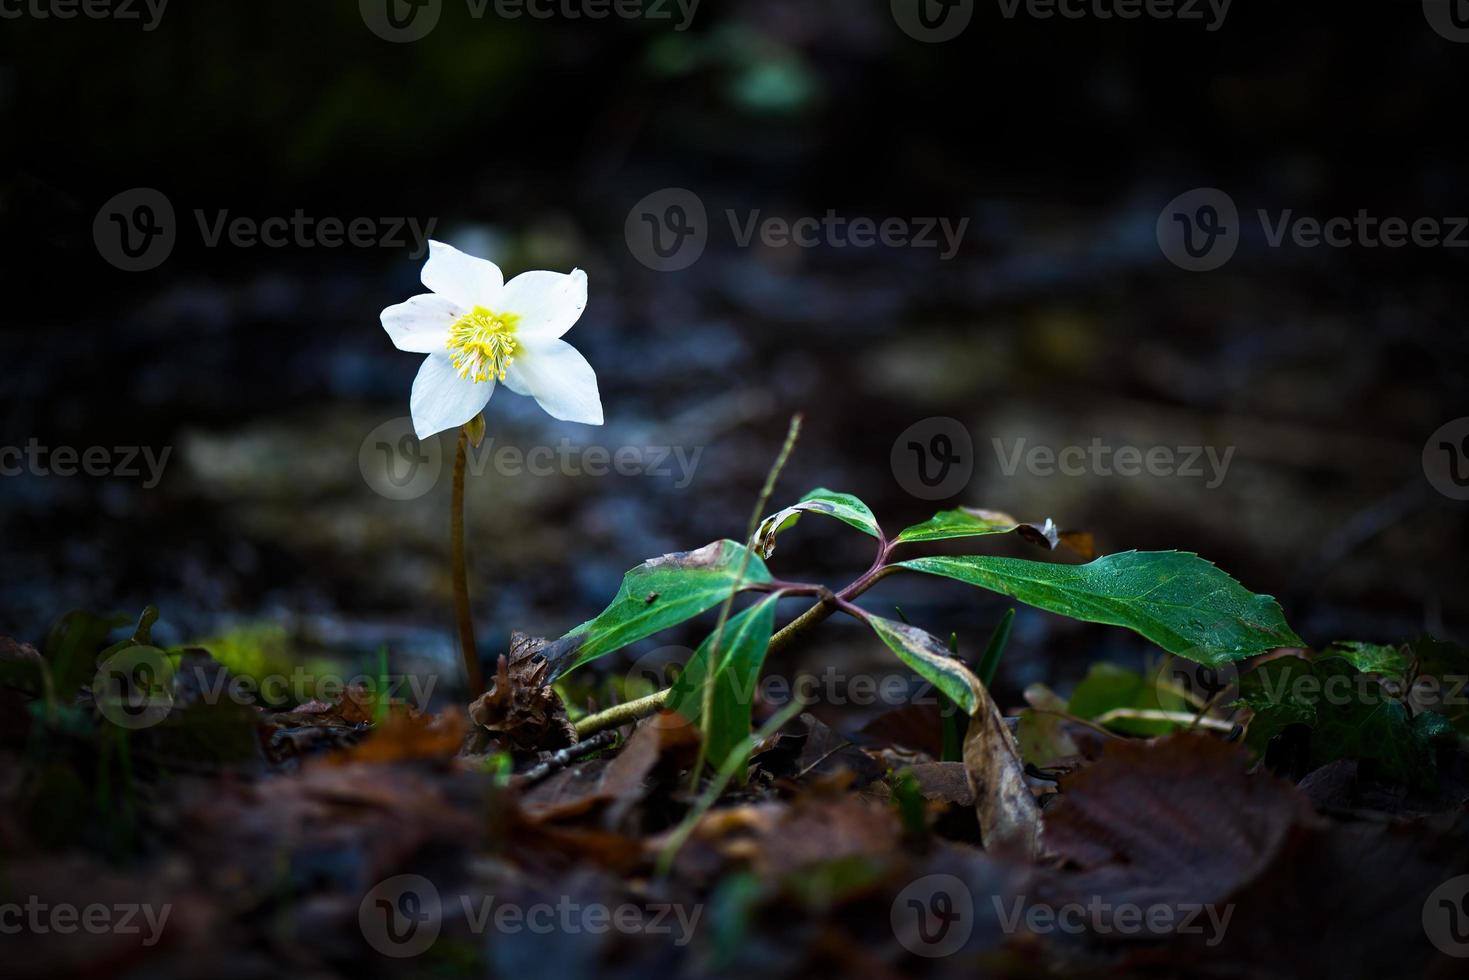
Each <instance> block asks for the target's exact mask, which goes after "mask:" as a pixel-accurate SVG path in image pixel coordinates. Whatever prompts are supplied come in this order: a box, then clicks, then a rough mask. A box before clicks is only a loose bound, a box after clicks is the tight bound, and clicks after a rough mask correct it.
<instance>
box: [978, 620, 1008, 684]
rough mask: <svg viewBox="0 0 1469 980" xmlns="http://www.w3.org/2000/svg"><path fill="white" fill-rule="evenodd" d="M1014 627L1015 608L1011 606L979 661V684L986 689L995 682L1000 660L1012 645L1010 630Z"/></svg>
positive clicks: (991, 636) (992, 634) (991, 635)
mask: <svg viewBox="0 0 1469 980" xmlns="http://www.w3.org/2000/svg"><path fill="white" fill-rule="evenodd" d="M1014 625H1015V607H1013V606H1011V607H1010V608H1009V609H1006V610H1005V615H1003V616H1001V617H1000V622H999V625H998V626H996V627H995V631H994V632H993V633H991V634H990V641H989V643H988V644H986V645H985V648H984V656H983V657H981V658H980V660H979V682H980V683H981V684H983V685H984V686H985V687H990V686H991V685H993V684H994V682H995V671H997V670H999V669H1000V658H1001V657H1003V656H1004V655H1005V647H1006V646H1007V645H1008V644H1009V643H1010V628H1011V627H1012V626H1014Z"/></svg>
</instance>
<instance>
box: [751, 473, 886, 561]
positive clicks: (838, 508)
mask: <svg viewBox="0 0 1469 980" xmlns="http://www.w3.org/2000/svg"><path fill="white" fill-rule="evenodd" d="M803 513H812V514H825V515H827V516H828V517H835V518H836V519H837V520H839V521H843V522H845V523H847V524H850V525H851V526H852V527H855V528H856V529H857V530H859V531H862V532H863V533H865V534H870V535H872V536H873V537H874V538H877V537H881V536H882V531H881V529H879V528H878V526H877V518H876V517H874V516H873V514H872V510H871V509H870V508H869V507H868V506H867V505H866V504H864V503H863V502H862V501H860V500H858V499H857V498H856V497H854V496H852V495H851V494H849V493H836V492H834V491H832V490H825V489H816V490H812V491H811V492H810V493H808V494H806V496H804V497H802V498H801V500H800V503H797V504H792V505H791V506H790V507H787V508H785V509H784V510H780V511H776V512H775V513H774V514H771V515H770V516H769V517H767V518H765V520H763V521H761V522H760V527H759V529H758V530H756V532H755V542H754V543H755V550H756V551H757V552H759V553H760V555H761V556H762V557H765V558H769V557H770V556H771V555H773V554H774V553H775V538H776V535H778V534H780V533H781V532H782V531H785V530H788V529H789V528H791V527H794V526H795V524H796V522H797V521H798V520H800V519H801V515H802V514H803Z"/></svg>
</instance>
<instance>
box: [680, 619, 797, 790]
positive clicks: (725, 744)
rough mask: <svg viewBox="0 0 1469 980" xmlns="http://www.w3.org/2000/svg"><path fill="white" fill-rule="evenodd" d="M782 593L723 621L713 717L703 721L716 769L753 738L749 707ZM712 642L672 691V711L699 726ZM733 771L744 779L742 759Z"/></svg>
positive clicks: (705, 644)
mask: <svg viewBox="0 0 1469 980" xmlns="http://www.w3.org/2000/svg"><path fill="white" fill-rule="evenodd" d="M779 598H780V597H779V596H778V595H771V596H766V597H765V598H764V599H762V600H760V602H759V603H757V604H756V605H754V606H751V607H750V608H749V609H746V610H745V611H744V612H742V613H740V614H739V615H738V616H734V617H732V618H731V619H730V620H729V622H727V623H725V624H724V634H723V635H722V636H721V637H720V640H719V666H718V668H717V669H716V671H715V673H714V696H713V700H712V702H711V706H710V712H711V714H712V715H713V720H712V723H711V724H710V725H707V726H704V727H705V731H706V732H707V734H708V738H709V746H708V752H709V760H710V762H712V763H713V764H714V766H715V767H716V768H718V767H721V766H723V765H724V763H725V761H726V760H728V759H730V758H731V755H732V753H734V752H736V751H737V750H739V749H740V748H742V747H743V746H744V744H745V742H746V741H747V740H748V739H749V737H750V709H751V707H752V706H753V704H754V701H755V688H756V685H758V684H759V682H760V668H761V667H762V666H763V665H764V663H765V651H766V648H767V647H769V646H770V637H771V634H773V633H774V632H775V604H776V602H777V601H779ZM713 645H714V634H712V633H711V634H710V635H709V637H708V638H707V639H706V640H704V642H703V643H701V644H700V645H699V649H697V650H695V651H694V655H693V656H692V657H690V658H689V662H688V664H686V665H685V667H684V670H683V673H682V674H680V675H679V678H678V681H677V682H676V683H675V684H674V685H673V690H672V692H670V693H669V695H668V708H669V710H671V711H677V712H678V713H679V714H681V715H683V716H684V717H685V718H687V719H688V720H689V721H691V722H693V723H694V724H696V725H702V723H703V714H704V712H703V697H704V684H705V679H706V678H707V677H708V676H709V652H710V650H711V649H712V648H713ZM735 773H736V775H737V776H738V777H739V778H740V779H741V780H743V779H744V776H745V766H744V764H743V763H740V764H738V765H737V766H736V770H735Z"/></svg>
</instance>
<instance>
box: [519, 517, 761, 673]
mask: <svg viewBox="0 0 1469 980" xmlns="http://www.w3.org/2000/svg"><path fill="white" fill-rule="evenodd" d="M746 557H747V556H746V552H745V548H744V547H743V546H742V545H739V544H736V543H735V542H733V541H716V542H714V543H713V544H710V545H705V546H704V547H702V548H700V549H698V550H697V551H684V552H678V553H676V554H672V555H664V556H663V557H662V558H654V559H653V560H652V561H648V562H644V563H643V564H641V565H639V566H638V567H637V568H634V569H633V570H632V571H630V572H628V573H627V574H626V575H625V576H623V579H622V587H621V588H620V589H618V590H617V597H616V598H615V599H613V600H612V603H611V604H610V605H609V606H608V607H607V608H606V609H604V610H603V611H602V612H601V613H600V614H599V615H598V616H597V617H596V618H595V619H592V620H589V621H588V622H585V623H582V624H581V625H580V626H578V627H577V628H576V629H574V630H572V631H571V632H570V633H568V634H566V636H564V637H562V638H561V639H560V640H558V641H557V642H556V643H554V644H552V645H551V646H550V647H547V649H546V650H544V651H542V652H543V654H544V656H545V657H546V658H547V659H548V660H550V661H551V662H552V663H553V664H557V665H559V664H562V663H565V664H567V665H568V666H567V667H566V668H565V669H563V670H557V671H553V673H554V675H555V676H560V675H561V674H563V673H565V671H566V670H570V669H572V668H575V667H580V666H581V665H582V664H584V663H587V662H588V661H591V660H595V659H597V658H598V657H601V656H605V655H606V654H609V653H612V652H613V651H614V650H620V649H622V648H623V647H625V646H627V645H628V644H629V643H635V642H637V641H638V640H641V639H643V638H644V637H648V636H652V635H653V634H654V633H657V632H660V631H661V630H665V629H668V628H669V627H671V626H677V625H678V624H679V623H682V622H683V621H684V620H687V619H692V618H693V617H695V616H697V615H699V614H700V613H702V612H705V611H706V610H709V609H712V608H714V606H716V605H718V604H719V603H720V602H723V601H724V600H725V599H726V598H728V597H729V594H730V590H732V589H734V588H735V587H736V585H738V587H739V588H741V589H745V588H749V587H750V586H751V585H757V584H761V583H765V582H769V581H770V570H769V569H767V568H766V567H765V563H764V562H763V561H761V560H760V557H759V556H758V555H754V554H751V555H749V556H748V564H747V565H746V566H745V574H744V578H743V579H742V580H740V581H738V582H737V579H738V578H739V571H740V565H741V564H742V563H744V562H745V561H746Z"/></svg>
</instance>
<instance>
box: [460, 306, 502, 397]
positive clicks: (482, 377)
mask: <svg viewBox="0 0 1469 980" xmlns="http://www.w3.org/2000/svg"><path fill="white" fill-rule="evenodd" d="M519 322H520V317H518V316H516V315H515V314H514V313H492V312H490V311H489V310H487V309H485V308H484V307H483V306H476V307H475V308H474V309H472V310H470V311H469V312H468V313H466V314H465V315H464V316H462V317H460V318H459V319H458V320H456V321H454V325H453V326H452V327H450V328H449V350H450V352H451V354H452V356H451V357H450V361H451V362H452V363H453V365H454V368H455V370H457V371H458V372H459V376H460V377H461V378H469V379H470V380H472V381H474V382H475V383H476V384H478V383H479V382H481V381H492V380H495V381H504V380H505V369H506V368H508V367H509V366H510V364H511V363H512V362H513V361H514V360H515V355H516V354H519V353H520V341H518V340H516V339H515V325H516V324H517V323H519Z"/></svg>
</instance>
